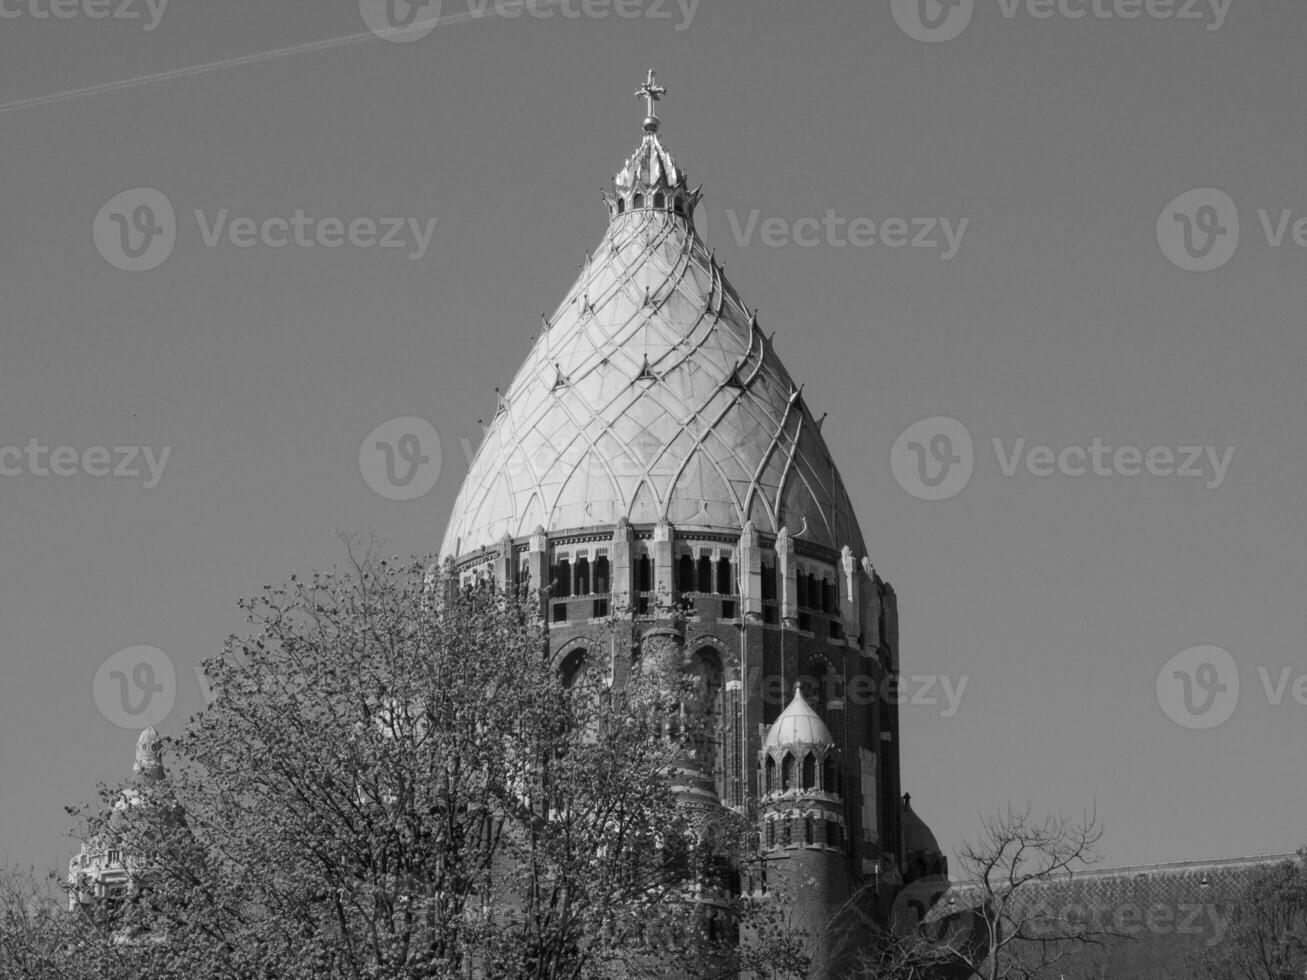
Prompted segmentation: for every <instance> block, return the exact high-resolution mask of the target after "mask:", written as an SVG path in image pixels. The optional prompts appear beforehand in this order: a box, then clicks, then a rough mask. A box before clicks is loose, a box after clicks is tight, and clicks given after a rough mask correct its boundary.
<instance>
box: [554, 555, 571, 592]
mask: <svg viewBox="0 0 1307 980" xmlns="http://www.w3.org/2000/svg"><path fill="white" fill-rule="evenodd" d="M554 581H555V582H556V583H557V589H558V592H557V593H556V596H555V598H559V599H565V598H567V597H568V596H570V595H571V594H572V563H571V562H569V561H568V560H567V559H566V558H560V559H558V564H557V565H556V566H555V567H554Z"/></svg>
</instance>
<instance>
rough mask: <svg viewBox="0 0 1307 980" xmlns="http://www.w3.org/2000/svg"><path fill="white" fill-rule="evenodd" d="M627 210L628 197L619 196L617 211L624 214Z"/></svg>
mask: <svg viewBox="0 0 1307 980" xmlns="http://www.w3.org/2000/svg"><path fill="white" fill-rule="evenodd" d="M625 211H626V199H625V198H621V197H619V198H618V199H617V213H618V214H622V213H624V212H625Z"/></svg>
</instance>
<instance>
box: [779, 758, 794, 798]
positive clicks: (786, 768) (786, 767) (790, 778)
mask: <svg viewBox="0 0 1307 980" xmlns="http://www.w3.org/2000/svg"><path fill="white" fill-rule="evenodd" d="M793 785H794V756H792V755H790V754H789V753H788V752H786V753H785V755H783V756H781V790H782V791H784V790H787V789H789V788H790V787H791V786H793Z"/></svg>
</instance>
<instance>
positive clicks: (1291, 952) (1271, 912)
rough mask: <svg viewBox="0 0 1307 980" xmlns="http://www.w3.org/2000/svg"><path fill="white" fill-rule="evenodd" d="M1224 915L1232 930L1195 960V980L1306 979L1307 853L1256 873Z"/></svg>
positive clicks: (1192, 959) (1193, 962)
mask: <svg viewBox="0 0 1307 980" xmlns="http://www.w3.org/2000/svg"><path fill="white" fill-rule="evenodd" d="M1223 911H1224V912H1225V913H1226V914H1227V915H1229V917H1230V919H1229V922H1230V925H1229V928H1228V929H1227V931H1226V933H1225V936H1224V937H1223V939H1222V941H1221V942H1220V943H1219V944H1218V945H1216V946H1215V947H1213V948H1211V949H1208V950H1204V951H1203V952H1202V953H1200V954H1198V955H1195V956H1194V957H1192V958H1191V962H1190V964H1189V967H1190V975H1191V976H1192V977H1194V978H1195V980H1289V978H1291V977H1292V978H1301V977H1304V976H1307V848H1304V849H1303V850H1300V851H1299V852H1298V857H1297V860H1292V859H1291V860H1287V861H1282V862H1280V863H1279V864H1275V865H1271V866H1268V867H1265V868H1258V869H1257V870H1256V871H1255V872H1254V873H1253V874H1252V875H1251V876H1250V877H1249V879H1248V881H1247V882H1246V883H1245V884H1244V885H1243V887H1242V888H1241V889H1240V891H1239V894H1238V896H1237V897H1236V899H1235V901H1233V902H1232V903H1231V905H1230V907H1229V908H1227V909H1223Z"/></svg>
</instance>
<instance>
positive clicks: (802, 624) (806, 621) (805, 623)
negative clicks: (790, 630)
mask: <svg viewBox="0 0 1307 980" xmlns="http://www.w3.org/2000/svg"><path fill="white" fill-rule="evenodd" d="M799 629H801V630H804V631H805V632H810V631H811V630H812V613H807V612H801V613H799Z"/></svg>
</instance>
